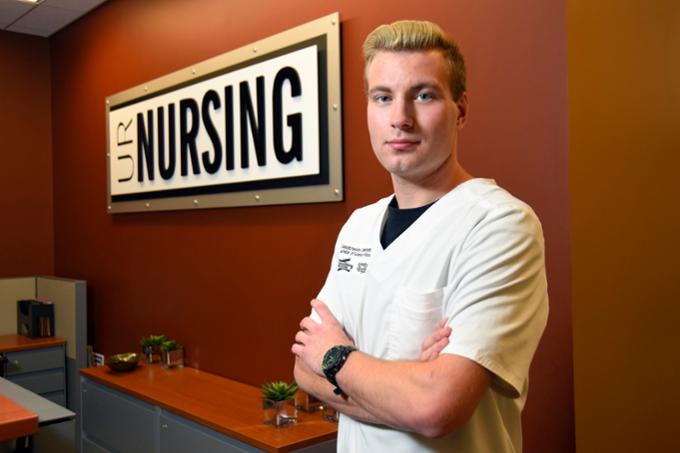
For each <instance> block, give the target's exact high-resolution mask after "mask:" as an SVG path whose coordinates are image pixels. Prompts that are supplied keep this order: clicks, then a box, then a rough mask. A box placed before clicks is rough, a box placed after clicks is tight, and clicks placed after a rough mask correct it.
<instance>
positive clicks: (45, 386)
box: [9, 369, 64, 393]
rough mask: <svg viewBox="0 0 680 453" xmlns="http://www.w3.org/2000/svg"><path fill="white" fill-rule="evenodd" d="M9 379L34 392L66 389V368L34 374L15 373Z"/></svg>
mask: <svg viewBox="0 0 680 453" xmlns="http://www.w3.org/2000/svg"><path fill="white" fill-rule="evenodd" d="M9 380H10V381H12V382H14V383H15V384H17V385H20V386H22V387H23V388H25V389H28V390H30V391H31V392H34V393H48V392H56V391H59V390H64V370H63V369H58V370H50V371H43V372H40V373H33V374H15V375H12V376H9Z"/></svg>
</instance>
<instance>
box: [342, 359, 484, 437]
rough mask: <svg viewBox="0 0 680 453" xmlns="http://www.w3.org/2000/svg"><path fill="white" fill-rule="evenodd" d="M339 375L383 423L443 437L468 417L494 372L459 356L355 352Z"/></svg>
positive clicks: (356, 399) (351, 394)
mask: <svg viewBox="0 0 680 453" xmlns="http://www.w3.org/2000/svg"><path fill="white" fill-rule="evenodd" d="M336 379H337V381H338V384H339V385H340V387H341V388H342V389H343V391H344V392H345V393H346V394H347V395H348V396H349V398H350V400H351V401H353V402H354V404H356V405H357V406H359V407H360V408H362V409H363V410H364V411H365V412H366V413H368V414H371V415H372V416H373V417H374V419H375V420H376V421H378V422H379V423H381V424H385V425H389V426H392V427H395V428H398V429H402V430H405V431H415V432H419V433H421V434H423V435H426V436H439V435H442V434H445V433H448V432H452V431H455V430H457V429H458V428H460V427H461V426H462V425H463V424H465V423H466V422H467V420H468V419H469V417H470V416H471V415H472V412H473V411H474V409H475V408H476V406H477V404H478V402H479V400H480V399H481V397H482V395H483V393H484V391H486V389H487V388H488V385H489V380H490V377H489V374H488V372H487V371H486V370H485V369H484V368H482V367H480V366H479V365H477V364H476V363H474V362H472V361H470V360H468V359H465V358H463V357H459V356H453V355H446V354H445V355H442V356H440V357H438V358H437V359H435V360H433V361H430V362H420V361H385V360H380V359H376V358H374V357H371V356H369V355H367V354H363V353H361V352H353V353H352V354H350V356H349V358H348V359H347V362H346V363H345V366H344V367H343V368H342V369H341V370H340V372H339V373H338V374H337V375H336Z"/></svg>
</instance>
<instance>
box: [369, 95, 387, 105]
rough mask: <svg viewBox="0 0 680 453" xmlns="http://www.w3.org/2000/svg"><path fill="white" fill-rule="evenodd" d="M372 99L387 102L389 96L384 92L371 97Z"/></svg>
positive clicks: (381, 102)
mask: <svg viewBox="0 0 680 453" xmlns="http://www.w3.org/2000/svg"><path fill="white" fill-rule="evenodd" d="M373 100H374V101H375V102H376V103H378V104H384V103H386V102H389V100H390V97H389V96H387V95H384V94H379V95H376V96H374V97H373Z"/></svg>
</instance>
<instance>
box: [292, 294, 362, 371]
mask: <svg viewBox="0 0 680 453" xmlns="http://www.w3.org/2000/svg"><path fill="white" fill-rule="evenodd" d="M311 305H312V308H313V309H314V310H315V311H316V313H317V314H318V315H319V317H320V318H321V324H319V323H317V322H316V321H314V320H313V319H312V318H310V317H309V316H307V317H305V318H303V319H302V321H300V331H299V332H298V333H297V334H296V335H295V344H293V347H292V348H291V351H293V354H295V355H297V356H298V357H300V358H301V359H302V360H303V361H304V362H305V364H307V366H308V367H309V368H311V369H312V371H314V372H315V373H316V374H318V375H319V376H323V370H322V369H321V363H322V361H323V357H324V355H325V354H326V351H328V350H329V349H330V348H332V347H333V346H338V345H348V346H354V343H353V342H352V340H351V339H350V338H349V337H348V336H347V334H346V333H345V330H344V329H343V327H342V325H341V324H340V323H339V322H338V320H337V319H336V318H335V316H333V313H331V311H330V310H329V309H328V307H327V306H326V304H324V303H323V302H321V301H320V300H318V299H314V300H312V302H311Z"/></svg>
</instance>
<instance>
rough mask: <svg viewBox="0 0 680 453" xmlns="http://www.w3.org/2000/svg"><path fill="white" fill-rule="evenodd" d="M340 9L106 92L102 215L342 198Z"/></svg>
mask: <svg viewBox="0 0 680 453" xmlns="http://www.w3.org/2000/svg"><path fill="white" fill-rule="evenodd" d="M339 59H340V52H339V18H338V15H337V14H333V15H331V16H327V17H325V18H321V19H318V20H317V21H314V22H312V23H309V24H306V25H303V26H301V27H297V28H295V29H292V30H289V31H287V32H284V33H281V34H279V35H276V36H273V37H271V38H268V39H266V40H263V41H260V42H257V43H254V44H252V45H250V46H245V47H243V48H241V49H237V50H235V51H232V52H229V53H227V54H223V55H220V56H219V57H215V58H213V59H211V60H208V61H205V62H203V63H200V64H197V65H194V66H192V67H190V68H187V69H185V70H182V71H178V72H176V73H173V74H170V75H168V76H165V77H163V78H160V79H157V80H155V81H152V82H149V83H147V84H144V85H141V86H139V87H135V88H133V89H130V90H127V91H126V92H124V93H119V94H117V95H115V96H111V97H109V98H108V99H107V123H108V124H107V127H108V153H107V158H108V186H109V191H108V209H109V212H129V211H141V210H169V209H195V208H201V207H220V206H243V205H255V204H281V203H309V202H322V201H341V200H342V168H341V167H342V144H341V121H340V61H339Z"/></svg>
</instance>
